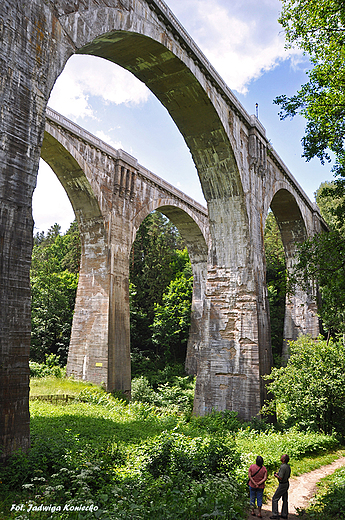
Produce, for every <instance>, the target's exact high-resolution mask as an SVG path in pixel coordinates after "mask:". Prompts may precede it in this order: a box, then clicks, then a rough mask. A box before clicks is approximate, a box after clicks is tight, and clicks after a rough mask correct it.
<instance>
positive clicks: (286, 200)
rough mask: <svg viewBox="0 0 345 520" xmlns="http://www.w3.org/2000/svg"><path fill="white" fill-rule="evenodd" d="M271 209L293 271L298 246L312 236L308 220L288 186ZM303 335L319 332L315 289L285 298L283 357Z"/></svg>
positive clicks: (289, 269) (280, 192) (288, 265)
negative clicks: (314, 296) (313, 295)
mask: <svg viewBox="0 0 345 520" xmlns="http://www.w3.org/2000/svg"><path fill="white" fill-rule="evenodd" d="M271 209H272V211H273V213H274V216H275V218H276V221H277V224H278V227H279V229H280V233H281V238H282V242H283V246H284V251H285V258H286V269H287V273H289V271H291V270H292V268H293V266H294V262H295V258H296V252H297V248H298V245H299V244H301V243H303V242H304V241H305V240H306V239H307V238H308V236H309V234H311V233H310V231H309V233H308V229H307V223H306V221H305V219H304V217H303V215H302V212H301V210H300V207H299V204H298V202H297V200H296V197H295V195H294V194H293V193H291V191H289V190H288V189H286V188H281V189H279V190H278V191H277V192H276V193H275V195H274V197H273V199H272V202H271ZM300 334H311V335H312V336H313V337H317V336H318V334H319V321H318V317H317V308H316V303H315V301H314V299H313V298H312V294H311V292H309V293H306V292H305V291H302V289H297V290H296V293H295V294H287V295H286V301H285V319H284V340H283V349H282V358H283V360H285V361H286V360H287V358H288V355H289V354H288V348H289V341H292V340H296V339H297V337H298V336H299V335H300Z"/></svg>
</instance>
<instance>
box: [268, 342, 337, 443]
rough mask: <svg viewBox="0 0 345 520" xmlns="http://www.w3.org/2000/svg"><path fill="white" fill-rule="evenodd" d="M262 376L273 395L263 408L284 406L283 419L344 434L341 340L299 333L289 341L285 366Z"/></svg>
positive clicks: (269, 408)
mask: <svg viewBox="0 0 345 520" xmlns="http://www.w3.org/2000/svg"><path fill="white" fill-rule="evenodd" d="M264 379H266V380H267V381H269V383H268V384H267V389H268V392H269V393H270V394H271V395H272V396H273V399H272V400H271V401H270V402H269V403H266V405H265V407H264V410H263V411H264V412H268V413H269V412H271V413H272V411H273V412H278V417H279V410H282V407H283V410H284V413H285V419H288V420H289V421H290V422H293V423H296V424H299V425H300V426H304V427H306V428H314V429H315V430H318V431H323V432H325V433H332V431H333V429H335V430H336V431H338V432H339V433H341V434H342V435H344V434H345V423H344V413H345V355H344V347H343V345H342V344H340V343H333V342H329V343H327V342H326V341H324V340H313V339H311V338H310V337H308V336H301V337H300V338H299V339H298V340H297V341H292V342H290V358H289V360H288V362H287V365H286V367H281V368H273V370H272V372H271V374H270V375H268V376H264Z"/></svg>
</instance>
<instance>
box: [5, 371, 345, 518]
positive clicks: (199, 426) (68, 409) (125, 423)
mask: <svg viewBox="0 0 345 520" xmlns="http://www.w3.org/2000/svg"><path fill="white" fill-rule="evenodd" d="M85 389H86V390H87V391H89V392H91V395H92V392H93V391H95V390H96V393H95V395H96V396H98V397H97V398H95V399H94V402H77V401H72V402H69V403H68V404H65V405H56V404H51V403H48V402H39V401H32V402H31V403H30V411H31V434H32V444H33V447H34V449H33V452H34V451H35V445H37V446H39V445H40V443H42V442H43V444H44V445H46V446H49V450H50V451H51V453H52V454H53V455H54V449H55V448H56V453H57V454H58V455H57V457H61V453H62V452H63V453H64V455H63V457H65V459H66V465H67V464H68V463H69V464H71V461H72V460H73V464H74V465H75V467H81V466H84V465H85V464H88V463H90V464H91V463H92V457H93V456H94V454H95V453H96V454H99V455H100V456H102V458H103V459H104V458H106V459H107V460H108V459H109V457H113V459H114V466H116V465H118V467H119V468H120V467H121V469H118V470H116V471H118V472H119V471H120V472H122V473H123V474H125V473H126V474H128V475H132V478H133V475H135V474H136V472H139V473H140V464H141V446H143V445H145V443H147V442H155V438H156V437H157V436H159V435H160V434H162V432H171V434H172V435H177V436H178V435H180V438H181V439H182V438H183V439H186V442H188V443H191V442H192V440H193V438H197V439H199V440H197V443H198V444H199V445H200V443H202V442H203V441H202V440H201V439H211V440H212V439H213V440H214V441H215V442H217V443H220V445H223V444H226V443H227V442H232V440H231V439H233V438H234V434H233V432H231V431H229V430H227V429H226V428H224V425H223V426H222V424H221V423H220V424H219V425H217V426H216V427H214V424H213V423H209V422H208V421H206V422H205V421H198V420H193V419H192V420H189V418H187V417H186V416H184V415H181V414H178V413H176V412H175V413H171V411H169V410H165V411H164V410H161V409H157V408H155V407H152V406H148V405H143V404H141V403H131V404H130V405H127V404H126V403H125V402H121V401H119V400H116V399H113V398H110V399H108V398H107V396H106V395H105V394H99V393H98V394H97V387H95V386H94V385H90V384H86V383H81V382H76V381H73V380H64V379H55V378H47V379H44V380H35V379H33V380H32V381H31V395H47V394H69V395H78V394H79V393H80V392H81V391H82V390H85ZM99 396H101V398H99ZM97 400H98V402H100V403H101V404H96V403H97ZM91 401H92V399H91ZM210 424H211V426H212V428H210ZM235 440H236V445H237V447H238V449H239V451H240V453H241V460H242V462H241V464H240V466H239V467H238V470H237V478H238V479H239V480H240V481H242V482H244V481H245V480H246V472H247V468H248V465H249V464H251V463H252V462H254V461H255V457H256V455H258V454H262V455H263V457H264V460H265V464H266V466H267V467H268V470H269V473H270V474H272V472H273V471H274V470H275V469H276V467H277V465H278V464H279V458H280V455H281V453H282V452H286V451H288V452H289V453H290V454H291V455H292V457H291V466H292V473H293V474H294V475H297V474H301V473H304V472H307V471H310V470H312V469H315V468H317V467H320V466H322V465H323V464H326V463H329V462H331V461H332V460H334V459H335V458H337V457H338V456H340V454H341V453H340V452H336V451H335V445H334V441H331V440H330V439H329V437H326V436H318V435H316V434H309V435H306V434H301V433H299V432H296V431H289V432H287V433H272V432H270V433H261V434H257V433H254V432H252V431H250V430H249V429H246V430H242V431H240V432H238V433H236V435H235ZM143 443H144V444H143ZM190 445H191V446H192V444H190ZM54 447H55V448H54ZM62 447H63V451H61V450H62ZM332 450H333V451H332ZM117 453H119V456H117ZM59 454H60V455H59ZM88 454H89V455H88ZM91 454H92V455H91ZM88 456H89V458H90V460H89V462H88ZM37 457H38V458H39V457H40V454H37ZM68 457H69V458H68ZM79 459H80V460H79ZM119 461H120V462H119ZM48 462H49V461H48ZM49 464H54V461H53V462H50V463H47V464H46V466H47V467H46V468H45V469H44V470H43V469H42V470H40V468H39V467H38V468H36V469H35V471H36V472H37V471H38V472H39V471H42V473H43V472H44V471H48V473H49V471H50V473H51V472H52V471H53V470H52V468H50V469H49V467H50V466H49ZM57 465H58V466H59V467H61V460H59V461H58V464H57ZM53 469H54V468H53ZM108 472H109V470H108ZM29 473H30V471H29V470H27V471H23V474H22V476H21V477H20V478H21V479H22V480H21V483H27V482H30V478H28V475H29ZM139 473H138V475H139ZM31 477H32V475H31ZM15 478H17V479H18V475H16V476H15ZM138 478H139V477H138ZM275 485H276V483H275V482H273V479H271V478H270V480H269V483H268V486H267V493H268V495H269V494H270V492H271V490H273V487H274V486H275ZM16 493H17V496H16V501H17V502H18V501H20V500H22V501H24V500H27V497H26V495H25V494H24V495H23V494H20V491H19V490H18V491H17V492H16ZM6 497H7V499H6ZM13 499H14V495H13V494H11V493H9V492H7V494H6V496H4V495H3V496H2V501H3V504H2V508H1V507H0V511H1V509H2V510H3V511H6V510H7V512H8V507H9V504H10V503H11V501H12V500H13ZM4 501H5V502H4ZM3 514H5V516H3V517H2V518H14V516H9V515H8V514H7V516H6V513H3ZM0 518H1V514H0ZM33 518H34V517H33ZM42 518H43V517H42ZM61 518H62V517H61ZM133 518H135V517H133ZM138 518H139V517H138ZM157 518H158V514H157ZM192 518H193V517H192ZM228 518H232V517H231V516H229V517H228ZM233 518H235V516H234V517H233ZM236 518H239V517H236Z"/></svg>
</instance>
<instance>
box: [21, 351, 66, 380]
mask: <svg viewBox="0 0 345 520" xmlns="http://www.w3.org/2000/svg"><path fill="white" fill-rule="evenodd" d="M29 368H30V377H37V378H41V377H49V376H54V377H58V378H62V377H65V375H66V369H65V368H61V366H60V359H59V357H58V356H56V355H55V354H50V355H49V356H48V354H46V361H45V363H36V362H35V361H29Z"/></svg>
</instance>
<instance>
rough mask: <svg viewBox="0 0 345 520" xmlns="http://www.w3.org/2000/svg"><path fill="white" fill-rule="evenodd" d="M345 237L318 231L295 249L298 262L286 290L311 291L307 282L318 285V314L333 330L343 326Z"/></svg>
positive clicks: (340, 328) (344, 313)
mask: <svg viewBox="0 0 345 520" xmlns="http://www.w3.org/2000/svg"><path fill="white" fill-rule="evenodd" d="M344 275H345V240H344V238H343V236H342V235H341V234H340V232H339V231H337V230H333V231H330V232H329V233H319V234H316V235H314V236H313V237H312V238H310V239H308V240H306V241H305V242H304V243H303V244H301V246H299V248H298V254H297V261H296V264H295V265H294V268H293V270H292V271H291V273H290V277H289V278H290V279H289V285H290V288H289V290H290V291H291V292H293V291H294V290H295V288H296V287H302V288H304V289H305V290H306V291H308V292H309V293H310V284H311V282H314V284H315V283H317V284H318V286H319V296H321V301H320V304H319V309H318V310H319V314H320V317H321V319H322V321H323V323H324V326H325V327H326V328H327V329H328V330H330V331H332V329H333V330H335V331H338V332H342V331H344V329H345V277H344ZM316 296H317V293H316V292H315V295H314V298H316Z"/></svg>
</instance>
